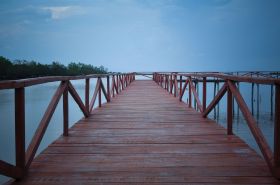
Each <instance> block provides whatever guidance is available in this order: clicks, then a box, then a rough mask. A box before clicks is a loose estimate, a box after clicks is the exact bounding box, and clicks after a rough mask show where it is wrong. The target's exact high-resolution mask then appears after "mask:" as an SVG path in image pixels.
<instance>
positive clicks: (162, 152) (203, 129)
mask: <svg viewBox="0 0 280 185" xmlns="http://www.w3.org/2000/svg"><path fill="white" fill-rule="evenodd" d="M278 183H279V182H278V181H277V180H276V179H275V178H273V177H272V176H271V173H270V172H269V170H268V167H267V165H266V163H265V161H264V160H263V158H261V157H260V156H259V155H258V154H257V153H256V152H255V151H254V150H252V149H251V148H250V147H249V146H248V145H247V144H245V143H244V142H243V141H242V140H241V139H240V138H238V137H237V136H234V135H227V130H226V129H224V128H223V127H221V126H219V125H218V124H216V123H215V122H214V121H212V120H210V119H207V118H203V117H202V115H201V114H200V113H198V112H196V111H195V110H194V109H191V108H188V106H187V105H186V104H184V103H183V102H180V101H179V99H178V98H175V97H174V96H172V95H170V94H169V93H168V92H167V91H165V90H164V89H162V88H161V87H159V86H158V85H156V83H155V82H153V81H144V80H143V81H141V80H137V81H134V82H133V83H132V84H131V85H130V86H129V87H127V88H126V89H125V90H123V91H122V92H121V93H120V94H119V95H117V96H116V97H115V98H112V99H111V102H110V103H108V104H104V105H102V107H100V108H97V109H95V110H93V112H92V113H91V115H90V116H89V117H88V118H86V119H85V118H84V119H81V120H80V121H79V122H78V123H76V124H75V125H74V126H73V127H72V128H70V129H69V136H68V137H65V136H61V137H60V138H58V139H57V140H56V141H54V142H53V143H52V144H51V145H50V146H49V147H47V148H46V149H45V150H44V151H43V152H42V153H41V154H39V155H38V156H37V157H36V158H35V160H34V161H33V162H32V164H31V167H30V170H29V172H28V174H27V176H26V178H25V179H24V180H22V181H19V182H14V183H12V184H30V185H35V184H36V185H37V184H38V185H40V184H42V185H54V184H70V185H72V184H73V185H74V184H195V185H200V184H207V185H211V184H213V185H214V184H215V185H216V184H278Z"/></svg>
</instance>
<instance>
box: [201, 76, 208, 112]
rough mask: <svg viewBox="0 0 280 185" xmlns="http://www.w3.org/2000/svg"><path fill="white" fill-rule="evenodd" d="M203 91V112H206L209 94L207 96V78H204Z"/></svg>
mask: <svg viewBox="0 0 280 185" xmlns="http://www.w3.org/2000/svg"><path fill="white" fill-rule="evenodd" d="M202 86H203V87H202V88H203V90H202V94H203V95H202V96H203V99H202V108H203V112H204V111H205V110H206V100H207V99H206V98H207V94H206V92H207V91H206V89H207V84H206V77H203V85H202Z"/></svg>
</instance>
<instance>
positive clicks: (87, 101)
mask: <svg viewBox="0 0 280 185" xmlns="http://www.w3.org/2000/svg"><path fill="white" fill-rule="evenodd" d="M85 106H86V110H87V113H88V115H89V78H86V88H85Z"/></svg>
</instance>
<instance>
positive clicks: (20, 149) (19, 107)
mask: <svg viewBox="0 0 280 185" xmlns="http://www.w3.org/2000/svg"><path fill="white" fill-rule="evenodd" d="M24 91H25V90H24V88H23V87H21V88H16V89H15V145H16V166H17V167H19V168H20V169H22V172H23V173H22V174H24V172H25V93H24Z"/></svg>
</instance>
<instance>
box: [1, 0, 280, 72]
mask: <svg viewBox="0 0 280 185" xmlns="http://www.w3.org/2000/svg"><path fill="white" fill-rule="evenodd" d="M279 9H280V1H279V0H108V1H106V0H88V1H87V0H84V1H80V0H56V1H55V0H48V1H39V0H25V1H18V0H2V1H1V3H0V24H1V26H0V55H3V56H5V57H7V58H10V59H12V60H14V59H27V60H36V61H38V62H41V63H50V62H52V61H60V62H61V63H64V64H67V63H69V62H83V63H90V64H93V65H96V66H100V65H103V66H105V67H107V68H108V69H109V70H110V71H235V70H280V14H279Z"/></svg>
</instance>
